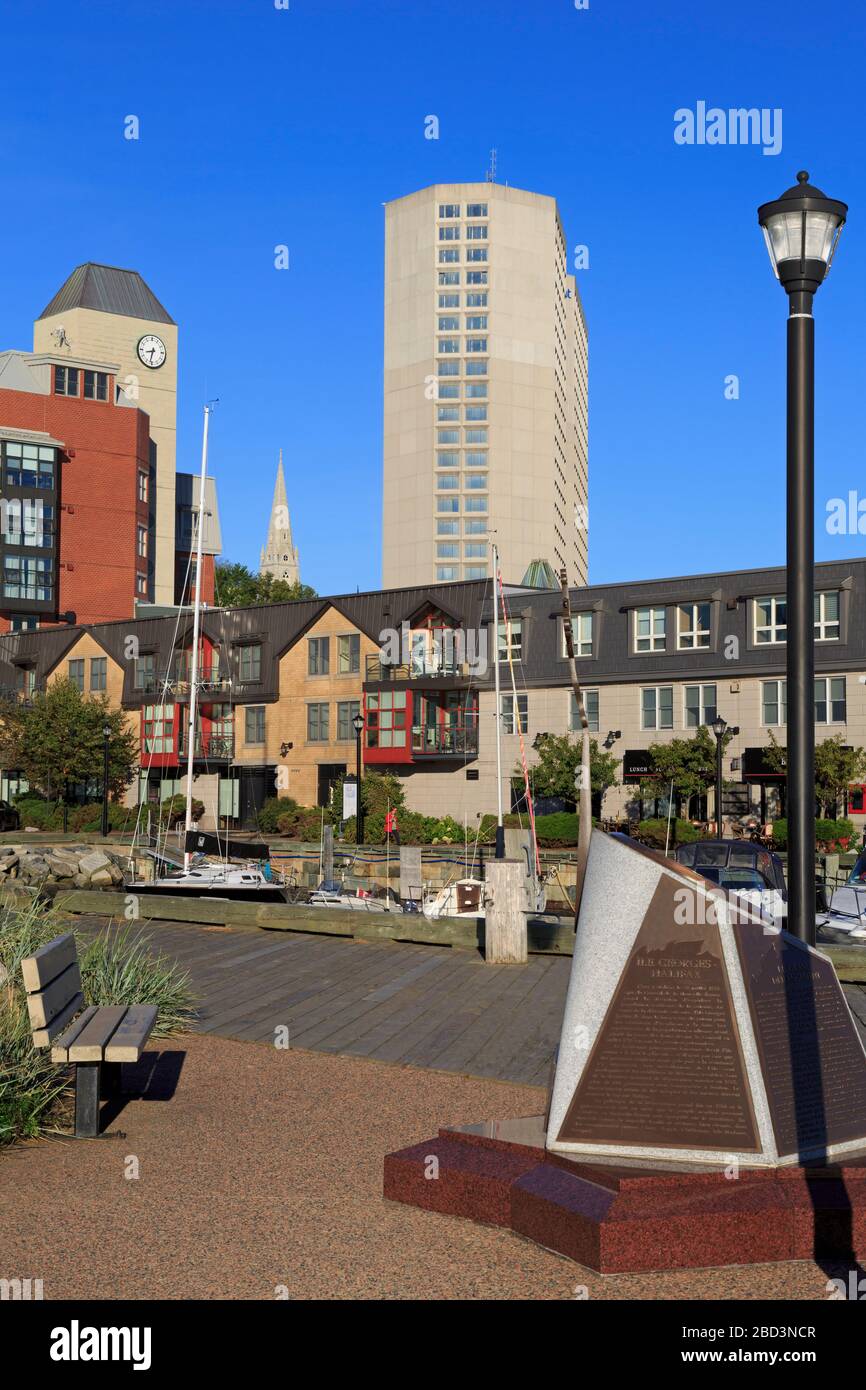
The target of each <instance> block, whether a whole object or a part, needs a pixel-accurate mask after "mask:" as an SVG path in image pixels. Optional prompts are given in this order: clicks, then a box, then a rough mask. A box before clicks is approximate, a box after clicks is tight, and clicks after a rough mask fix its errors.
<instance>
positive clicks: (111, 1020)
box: [68, 1004, 129, 1062]
mask: <svg viewBox="0 0 866 1390" xmlns="http://www.w3.org/2000/svg"><path fill="white" fill-rule="evenodd" d="M128 1009H129V1005H128V1004H109V1005H107V1006H104V1007H103V1008H101V1009H97V1010H96V1013H95V1014H94V1015H93V1017H92V1018H91V1019H90V1021H89V1023H88V1024H87V1026H86V1027H85V1028H82V1030H81V1032H80V1033H79V1034H78V1037H77V1038H76V1039H75V1042H74V1043H72V1045H71V1047H70V1048H69V1049H68V1052H69V1061H70V1062H101V1061H102V1055H103V1052H104V1050H105V1045H106V1043H107V1042H108V1041H109V1039H110V1038H111V1037H112V1036H113V1035H114V1033H115V1032H116V1031H117V1029H118V1028H119V1027H120V1025H121V1023H122V1022H123V1019H124V1017H125V1015H126V1013H127V1011H128Z"/></svg>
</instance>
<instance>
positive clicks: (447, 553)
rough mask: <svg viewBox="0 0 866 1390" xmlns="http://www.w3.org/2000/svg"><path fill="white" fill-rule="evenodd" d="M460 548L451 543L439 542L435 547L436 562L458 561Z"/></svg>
mask: <svg viewBox="0 0 866 1390" xmlns="http://www.w3.org/2000/svg"><path fill="white" fill-rule="evenodd" d="M459 558H460V547H459V545H457V544H456V543H455V542H453V541H439V542H438V544H437V546H436V559H437V560H459Z"/></svg>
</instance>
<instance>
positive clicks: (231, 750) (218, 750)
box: [178, 730, 235, 763]
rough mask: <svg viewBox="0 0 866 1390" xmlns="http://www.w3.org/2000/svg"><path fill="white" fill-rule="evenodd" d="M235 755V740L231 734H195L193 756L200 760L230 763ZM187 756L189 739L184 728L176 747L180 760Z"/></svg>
mask: <svg viewBox="0 0 866 1390" xmlns="http://www.w3.org/2000/svg"><path fill="white" fill-rule="evenodd" d="M234 755H235V740H234V735H233V734H197V735H196V740H195V747H194V749H193V757H194V758H200V759H201V760H202V762H209V763H230V762H231V761H232V759H233V758H234ZM187 757H189V739H188V736H187V732H186V730H184V731H183V733H182V734H181V737H180V746H179V748H178V758H179V759H180V760H181V761H182V760H183V759H184V758H187Z"/></svg>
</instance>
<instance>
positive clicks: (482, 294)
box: [466, 290, 487, 328]
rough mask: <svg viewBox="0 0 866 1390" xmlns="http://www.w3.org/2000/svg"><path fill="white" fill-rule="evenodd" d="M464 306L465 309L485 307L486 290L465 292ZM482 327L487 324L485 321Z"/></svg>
mask: <svg viewBox="0 0 866 1390" xmlns="http://www.w3.org/2000/svg"><path fill="white" fill-rule="evenodd" d="M466 308H467V309H486V308H487V291H486V290H476V291H475V292H474V293H472V294H467V296H466ZM484 327H485V328H486V327H487V324H486V323H485V325H484Z"/></svg>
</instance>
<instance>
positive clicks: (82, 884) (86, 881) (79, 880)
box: [72, 874, 90, 888]
mask: <svg viewBox="0 0 866 1390" xmlns="http://www.w3.org/2000/svg"><path fill="white" fill-rule="evenodd" d="M72 882H73V883H74V884H75V887H76V888H89V887H90V874H75V875H74V876H73V879H72Z"/></svg>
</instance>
